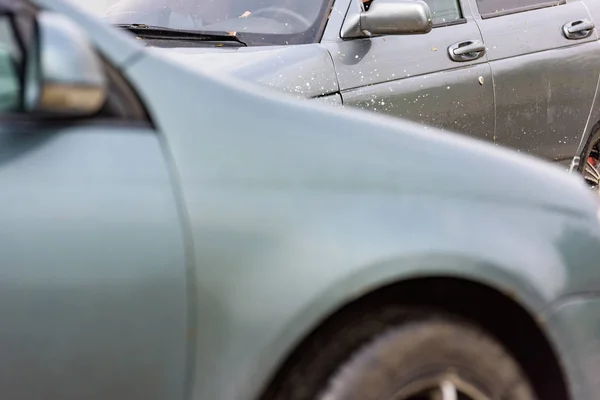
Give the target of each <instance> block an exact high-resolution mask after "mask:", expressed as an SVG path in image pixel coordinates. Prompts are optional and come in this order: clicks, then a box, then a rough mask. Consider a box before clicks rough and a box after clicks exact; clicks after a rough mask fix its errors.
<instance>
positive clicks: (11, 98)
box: [0, 15, 21, 113]
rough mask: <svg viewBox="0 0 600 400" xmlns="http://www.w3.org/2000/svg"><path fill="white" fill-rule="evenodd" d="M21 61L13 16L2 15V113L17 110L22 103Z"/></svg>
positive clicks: (0, 16)
mask: <svg viewBox="0 0 600 400" xmlns="http://www.w3.org/2000/svg"><path fill="white" fill-rule="evenodd" d="M20 62H21V54H20V48H19V46H18V43H17V40H16V37H15V35H14V31H13V29H12V23H11V18H10V17H9V16H7V15H0V113H6V112H11V111H15V110H16V109H17V108H18V106H19V103H20V79H19V70H20V68H19V65H20Z"/></svg>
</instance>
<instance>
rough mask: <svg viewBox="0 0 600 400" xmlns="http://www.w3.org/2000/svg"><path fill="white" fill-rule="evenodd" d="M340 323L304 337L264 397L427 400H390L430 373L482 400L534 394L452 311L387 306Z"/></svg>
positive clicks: (511, 364)
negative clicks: (301, 344)
mask: <svg viewBox="0 0 600 400" xmlns="http://www.w3.org/2000/svg"><path fill="white" fill-rule="evenodd" d="M339 322H340V321H338V322H337V323H333V324H329V326H326V327H325V329H324V330H320V331H319V332H318V333H316V334H315V335H313V336H312V337H311V338H310V339H309V342H308V343H306V344H305V345H304V346H303V348H302V349H301V351H300V352H299V353H298V354H296V357H295V359H293V360H291V362H290V363H289V364H288V365H287V366H286V368H285V369H284V371H283V372H282V374H280V375H279V376H278V377H277V379H275V381H274V382H273V385H272V386H271V388H270V390H269V391H268V393H267V394H266V396H265V400H388V399H390V400H391V399H394V400H396V399H397V398H399V399H402V400H405V399H410V400H413V399H420V398H424V399H429V398H432V397H419V396H416V395H412V394H411V395H409V396H408V397H395V396H397V395H398V393H399V391H401V390H403V389H407V388H409V385H413V386H414V385H415V384H417V383H418V382H424V381H426V380H427V378H428V377H429V378H432V379H434V378H435V379H437V377H444V379H446V377H447V378H448V379H450V378H452V379H453V380H454V381H455V382H459V383H461V382H462V384H466V386H467V387H464V388H463V389H464V390H463V393H466V392H465V391H466V390H467V389H469V390H471V391H472V390H473V388H476V391H477V392H479V393H480V394H481V393H483V394H485V397H483V398H486V397H487V399H502V400H535V399H536V396H535V395H534V392H533V390H532V387H531V385H530V383H529V381H528V379H527V377H526V375H525V374H524V373H523V371H522V370H521V368H520V367H519V365H518V364H517V362H516V361H515V360H514V358H513V357H512V356H511V355H510V354H509V353H508V352H507V351H506V349H504V348H503V346H502V345H501V344H500V343H499V342H498V341H496V340H495V339H494V338H493V337H492V336H491V335H489V334H487V333H486V332H484V331H482V330H480V329H479V328H478V327H476V326H475V325H473V324H471V323H469V322H466V321H463V320H461V319H459V318H456V317H454V316H449V315H447V314H439V313H433V312H428V311H423V310H419V311H417V310H408V309H403V308H398V307H387V308H383V309H381V310H380V311H376V312H369V313H366V314H364V315H362V316H360V315H358V316H356V317H355V318H353V320H350V319H347V320H346V321H345V322H343V323H341V324H340V323H339ZM440 399H441V397H440ZM458 399H477V397H473V395H471V397H469V396H467V397H464V396H463V397H460V396H459V397H458Z"/></svg>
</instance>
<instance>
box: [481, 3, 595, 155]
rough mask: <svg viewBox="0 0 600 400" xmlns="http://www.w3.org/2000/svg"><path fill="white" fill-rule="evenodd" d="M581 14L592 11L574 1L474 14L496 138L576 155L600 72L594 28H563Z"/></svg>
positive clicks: (512, 144)
mask: <svg viewBox="0 0 600 400" xmlns="http://www.w3.org/2000/svg"><path fill="white" fill-rule="evenodd" d="M473 8H474V9H475V10H477V6H476V4H475V5H474V6H473ZM580 19H590V15H589V13H588V11H587V9H586V7H585V5H584V4H583V3H582V2H581V1H578V0H572V1H569V2H567V3H566V4H563V5H559V6H555V7H546V8H540V9H536V10H531V11H525V12H519V13H514V14H509V15H503V16H500V17H494V18H486V19H481V17H480V16H479V14H478V12H476V21H477V24H478V25H479V27H480V29H481V33H482V35H483V40H484V42H485V43H486V45H487V46H488V51H487V54H488V59H489V61H490V65H491V67H492V73H493V76H494V87H495V102H496V135H495V137H496V143H498V144H501V145H503V146H507V147H511V148H514V149H519V150H521V151H525V152H528V153H531V154H535V155H537V156H541V157H544V158H547V159H550V160H564V159H570V158H572V157H573V156H574V155H575V154H576V150H577V148H578V145H579V142H580V141H581V137H582V136H583V135H584V131H585V127H586V125H587V121H588V116H589V115H590V110H591V107H592V103H593V100H594V97H595V95H596V87H597V83H598V76H599V75H600V52H599V51H598V46H597V40H598V36H597V34H596V32H594V33H593V34H592V35H591V36H590V37H588V38H585V39H581V40H569V39H567V38H566V37H565V36H564V34H563V32H562V27H563V25H565V24H566V23H568V22H571V21H575V20H580Z"/></svg>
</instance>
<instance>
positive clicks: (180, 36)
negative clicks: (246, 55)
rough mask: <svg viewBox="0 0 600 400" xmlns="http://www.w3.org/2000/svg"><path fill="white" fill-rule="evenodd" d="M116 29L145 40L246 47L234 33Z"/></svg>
mask: <svg viewBox="0 0 600 400" xmlns="http://www.w3.org/2000/svg"><path fill="white" fill-rule="evenodd" d="M115 26H116V27H118V28H121V29H125V30H127V31H129V32H131V33H133V34H135V35H138V36H140V37H143V38H145V39H163V40H164V39H175V40H192V41H207V42H213V41H214V42H236V43H239V44H241V45H242V46H247V45H246V43H244V42H243V41H242V40H241V39H240V38H239V37H238V36H237V34H236V32H219V31H196V30H193V31H192V30H185V29H172V28H165V27H162V26H152V25H145V24H116V25H115Z"/></svg>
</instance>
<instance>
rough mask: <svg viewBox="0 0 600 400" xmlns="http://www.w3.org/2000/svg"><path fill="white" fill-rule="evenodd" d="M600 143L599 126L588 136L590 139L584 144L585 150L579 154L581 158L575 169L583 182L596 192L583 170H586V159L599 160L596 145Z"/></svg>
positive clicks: (594, 186) (599, 154) (595, 187)
mask: <svg viewBox="0 0 600 400" xmlns="http://www.w3.org/2000/svg"><path fill="white" fill-rule="evenodd" d="M599 143H600V124H599V125H596V126H595V127H594V128H593V130H592V133H591V135H590V137H589V138H588V140H587V142H586V144H585V148H584V150H583V153H581V158H580V161H579V167H578V168H577V170H578V171H579V173H580V174H581V176H582V177H583V178H584V180H585V181H586V183H587V184H588V185H589V186H590V187H591V188H592V189H596V190H598V186H597V185H594V183H593V182H591V181H589V180H588V178H587V174H586V173H585V168H586V164H587V159H588V157H590V156H592V157H594V158H596V159H598V160H600V152H599V151H598V150H599V147H600V146H598V144H599Z"/></svg>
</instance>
